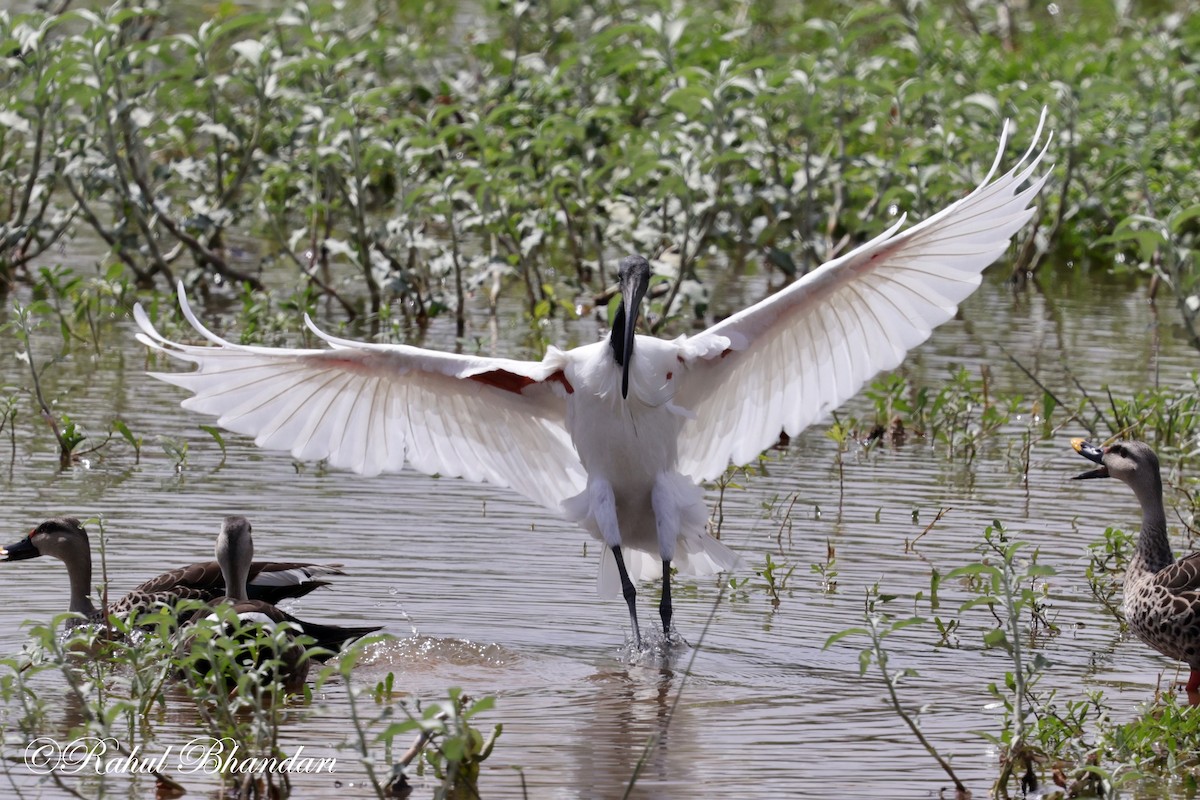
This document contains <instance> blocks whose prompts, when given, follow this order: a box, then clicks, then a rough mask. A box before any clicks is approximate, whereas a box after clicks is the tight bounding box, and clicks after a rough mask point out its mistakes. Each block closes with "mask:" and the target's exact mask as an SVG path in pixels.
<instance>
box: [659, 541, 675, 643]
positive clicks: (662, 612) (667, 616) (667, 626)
mask: <svg viewBox="0 0 1200 800" xmlns="http://www.w3.org/2000/svg"><path fill="white" fill-rule="evenodd" d="M671 613H672V609H671V562H670V560H668V559H665V558H664V559H663V591H662V600H660V601H659V602H658V614H659V616H660V617H662V624H663V636H665V637H666V638H668V639H670V638H671Z"/></svg>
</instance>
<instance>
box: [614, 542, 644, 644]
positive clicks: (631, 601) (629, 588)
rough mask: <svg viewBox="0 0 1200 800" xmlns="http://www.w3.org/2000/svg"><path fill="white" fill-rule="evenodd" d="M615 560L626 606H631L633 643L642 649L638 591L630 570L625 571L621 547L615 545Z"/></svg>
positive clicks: (630, 619)
mask: <svg viewBox="0 0 1200 800" xmlns="http://www.w3.org/2000/svg"><path fill="white" fill-rule="evenodd" d="M612 552H613V558H615V559H617V572H619V573H620V574H621V594H623V595H624V596H625V605H627V606H629V624H630V625H632V626H633V643H634V644H636V645H637V647H638V649H639V650H640V649H641V648H642V632H641V630H639V629H638V621H637V603H636V602H635V601H636V600H637V589H634V588H633V581H631V580H629V570H627V569H625V559H624V558H622V557H621V545H619V544H614V545H613V548H612Z"/></svg>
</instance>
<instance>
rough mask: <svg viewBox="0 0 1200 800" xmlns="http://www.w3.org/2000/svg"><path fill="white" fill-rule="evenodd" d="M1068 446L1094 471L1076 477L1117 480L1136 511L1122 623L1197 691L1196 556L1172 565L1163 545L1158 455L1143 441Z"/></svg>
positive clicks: (1199, 614)
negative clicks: (1186, 670)
mask: <svg viewBox="0 0 1200 800" xmlns="http://www.w3.org/2000/svg"><path fill="white" fill-rule="evenodd" d="M1071 445H1072V446H1073V447H1074V448H1075V451H1076V452H1077V453H1079V454H1080V455H1081V456H1083V457H1084V458H1087V459H1089V460H1091V461H1095V462H1096V463H1097V464H1099V465H1100V466H1099V467H1097V468H1096V469H1093V470H1089V471H1088V472H1084V473H1083V474H1081V475H1076V476H1075V477H1076V478H1118V479H1120V480H1122V481H1124V482H1125V484H1126V485H1128V486H1129V488H1131V489H1133V493H1134V494H1135V495H1136V496H1137V499H1138V502H1139V503H1140V504H1141V506H1142V530H1141V532H1140V533H1139V534H1138V540H1137V550H1136V552H1135V553H1134V555H1133V558H1132V559H1130V561H1129V566H1128V567H1127V568H1126V570H1125V588H1124V593H1125V618H1126V620H1128V622H1129V627H1130V629H1132V630H1133V632H1134V633H1135V634H1137V637H1138V638H1139V639H1141V640H1142V641H1143V642H1145V643H1146V644H1148V645H1150V646H1151V647H1153V648H1154V649H1155V650H1157V651H1158V652H1160V653H1162V654H1163V655H1165V656H1167V657H1168V658H1174V659H1178V660H1179V661H1185V662H1187V664H1188V666H1189V667H1190V668H1191V674H1190V676H1189V677H1188V682H1187V687H1186V688H1187V692H1188V695H1189V697H1195V696H1196V695H1197V692H1200V552H1198V553H1191V554H1189V555H1186V556H1184V557H1183V558H1181V559H1179V560H1178V561H1176V560H1175V557H1174V555H1172V553H1171V545H1170V542H1168V541H1167V516H1166V512H1165V511H1164V510H1163V497H1162V476H1161V474H1160V472H1159V467H1158V456H1156V455H1155V454H1154V451H1153V450H1151V449H1150V447H1149V446H1148V445H1146V444H1145V443H1143V442H1116V443H1114V444H1111V445H1109V446H1108V447H1097V446H1096V445H1094V444H1091V443H1090V442H1086V441H1084V440H1083V439H1073V440H1072V441H1071Z"/></svg>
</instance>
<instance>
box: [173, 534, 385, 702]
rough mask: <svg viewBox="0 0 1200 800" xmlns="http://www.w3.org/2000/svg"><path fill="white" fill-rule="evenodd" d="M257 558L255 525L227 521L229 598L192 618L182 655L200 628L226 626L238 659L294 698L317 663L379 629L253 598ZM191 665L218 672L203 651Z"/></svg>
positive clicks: (220, 559) (224, 548)
mask: <svg viewBox="0 0 1200 800" xmlns="http://www.w3.org/2000/svg"><path fill="white" fill-rule="evenodd" d="M253 557H254V544H253V540H252V539H251V526H250V521H249V520H247V519H246V518H245V517H243V516H228V517H226V518H225V520H224V523H223V524H222V527H221V533H220V535H219V536H218V537H217V545H216V563H217V564H218V565H219V566H220V569H221V573H222V576H223V582H224V585H225V587H226V594H225V595H223V596H221V597H217V598H215V599H213V600H211V601H210V603H209V607H208V608H203V609H200V610H198V611H196V612H195V613H194V614H193V615H192V617H191V619H189V620H188V623H187V625H186V632H185V633H184V634H183V636H182V640H181V643H180V645H179V648H178V651H177V652H179V653H186V652H189V651H193V652H194V648H195V646H196V641H197V630H196V626H197V625H199V624H204V623H210V624H221V625H222V626H223V632H224V633H225V634H227V635H229V636H231V637H233V638H235V639H237V640H238V647H239V651H240V652H239V655H238V658H240V659H246V658H251V659H252V660H253V666H254V667H255V668H257V669H263V668H264V667H265V669H263V673H262V674H263V676H264V677H267V678H271V679H274V680H277V681H278V682H279V683H280V684H281V685H282V687H283V690H284V691H285V692H286V693H288V694H295V693H297V692H299V691H300V690H301V689H302V688H303V686H304V682H305V680H306V678H307V676H308V670H309V666H310V664H311V662H312V661H313V660H324V659H326V658H329V657H330V656H332V655H334V654H335V653H337V652H338V651H339V650H340V649H341V648H342V647H343V646H344V645H345V644H346V643H348V642H351V641H354V640H355V639H359V638H361V637H363V636H366V635H368V634H371V633H374V632H375V631H377V630H379V626H361V627H344V626H340V625H325V624H321V623H311V622H305V621H303V620H300V619H297V618H296V617H294V616H292V615H291V614H288V613H287V612H285V611H283V610H282V609H279V608H277V607H275V605H273V604H271V603H268V602H266V601H263V600H255V599H251V598H250V597H248V596H247V590H246V587H247V584H246V580H247V577H248V575H249V572H250V565H251V564H252V563H253V560H252V559H253ZM281 628H282V630H281ZM264 634H267V635H268V636H264ZM299 636H306V637H309V638H311V639H312V640H313V646H314V647H316V648H318V649H315V650H310V649H309V648H308V647H307V646H306V645H305V644H304V643H302V642H301V641H299V640H298V639H297V637H299ZM247 654H249V655H247ZM189 667H190V670H191V671H194V672H195V673H196V674H200V675H206V674H208V673H210V672H211V671H212V669H213V665H212V662H211V661H210V660H209V659H208V658H207V657H206V656H205V655H204V654H203V653H201V654H200V655H198V656H195V657H193V658H191V659H189ZM180 677H187V675H186V674H183V675H181V676H180Z"/></svg>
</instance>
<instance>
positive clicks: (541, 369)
mask: <svg viewBox="0 0 1200 800" xmlns="http://www.w3.org/2000/svg"><path fill="white" fill-rule="evenodd" d="M1044 121H1045V112H1044V111H1043V113H1042V121H1041V122H1039V124H1038V128H1037V131H1036V132H1035V134H1034V137H1033V143H1032V144H1031V145H1030V148H1029V150H1028V151H1026V153H1025V155H1024V156H1023V157H1022V159H1021V161H1020V162H1019V163H1018V164H1017V166H1015V167H1014V168H1013V169H1012V170H1010V171H1009V172H1006V173H1004V174H1003V175H1001V176H999V177H995V176H996V171H997V169H998V167H999V164H1000V160H1001V157H1002V156H1003V153H1004V145H1005V142H1006V140H1007V135H1008V123H1007V122H1006V123H1005V125H1004V127H1003V129H1002V131H1001V136H1000V147H999V152H997V154H996V159H995V162H994V163H993V164H992V168H991V170H990V171H989V172H988V174H987V177H985V178H984V180H983V183H982V184H980V186H979V187H978V188H977V189H975V190H974V191H973V192H971V193H970V194H968V195H966V196H965V197H963V198H961V199H959V200H958V201H956V202H954V203H952V204H951V205H950V206H948V207H947V208H945V209H943V210H942V211H940V212H938V213H937V214H934V215H933V216H932V217H930V218H929V219H927V220H925V221H924V222H922V223H920V224H918V225H915V226H913V227H912V228H909V229H908V230H905V231H903V232H900V228H901V227H902V226H903V224H904V218H903V217H901V219H900V220H899V221H898V222H897V223H896V224H895V225H893V226H892V227H891V228H889V229H888V230H886V231H884V232H883V233H881V234H880V235H879V236H877V237H875V238H874V239H872V240H871V241H869V242H867V243H866V244H864V245H862V246H860V247H858V248H856V249H855V250H853V251H851V252H849V253H847V254H845V255H843V256H841V257H839V258H837V259H834V260H833V261H830V262H828V263H826V264H823V265H822V266H821V267H819V268H817V269H815V270H813V271H812V272H810V273H809V274H807V275H805V276H804V277H803V278H801V279H800V280H798V281H796V282H795V283H793V284H791V285H790V286H788V287H786V288H784V289H782V290H781V291H779V292H777V293H776V294H774V295H772V296H771V297H768V298H767V299H765V300H763V301H761V302H759V303H756V304H754V305H752V306H750V307H749V308H746V309H743V310H742V311H739V312H738V313H736V314H734V315H732V316H730V317H728V318H726V319H724V320H722V321H721V322H718V323H717V324H716V325H713V326H712V327H711V328H709V329H708V330H706V331H704V332H702V333H699V334H697V335H695V336H680V337H679V338H677V339H674V340H671V341H666V340H662V339H657V338H654V337H651V336H640V335H635V334H634V331H635V328H636V326H637V321H638V314H639V310H640V304H641V300H642V297H643V295H644V294H645V291H646V287H647V283H648V281H649V278H650V267H649V264H647V262H646V260H645V259H644V258H642V257H640V256H629V257H627V258H625V259H623V260H622V261H621V263H620V271H619V281H620V290H621V298H622V300H621V304H620V306H619V307H618V310H617V315H616V319H615V324H614V326H613V330H612V333H611V334H610V336H609V337H608V339H607V340H606V341H600V342H596V343H595V344H590V345H585V346H583V347H577V348H574V349H572V350H569V351H563V350H559V349H557V348H553V347H551V348H550V349H549V350H548V352H547V353H546V355H545V357H544V358H543V359H542V360H541V361H540V362H535V361H515V360H509V359H502V358H485V357H481V356H470V355H457V354H453V353H445V352H439V351H435V350H428V349H422V348H419V347H411V346H407V345H391V344H373V343H364V342H354V341H349V340H346V339H340V338H337V337H335V336H330V335H328V334H326V333H323V332H321V331H320V330H318V329H317V328H316V327H315V326H314V325H313V323H312V321H311V320H309V319H307V318H306V320H305V321H306V323H307V324H308V326H309V327H310V328H311V329H312V330H313V332H314V333H315V334H316V335H317V336H319V337H320V338H321V339H323V340H324V342H325V343H326V344H327V345H328V349H316V350H301V349H290V348H268V347H254V346H244V345H238V344H234V343H232V342H228V341H226V340H224V339H222V338H220V337H219V336H217V335H216V334H214V333H212V332H210V331H209V330H208V329H207V328H205V327H204V326H203V325H201V324H200V321H199V320H197V319H196V317H195V315H194V314H193V313H192V311H191V309H190V308H189V307H188V304H187V299H186V297H185V296H184V293H183V288H182V286H180V289H179V301H180V305H181V306H182V308H183V313H184V316H185V317H186V318H187V320H188V322H190V323H191V324H192V326H193V327H194V328H195V329H196V330H197V331H198V332H199V333H200V334H201V335H202V336H203V337H204V338H205V339H207V340H208V341H209V342H210V343H211V345H205V346H195V345H187V344H177V343H175V342H171V341H168V340H167V339H165V338H163V337H162V336H161V335H160V334H159V333H158V332H157V331H156V330H155V329H154V327H153V325H151V324H150V321H149V319H148V318H147V317H146V314H145V312H144V311H142V309H141V308H140V307H135V309H134V314H135V317H136V319H137V323H138V325H139V326H140V328H141V330H142V333H140V334H139V335H138V339H139V340H141V341H142V342H143V343H144V344H146V345H148V346H149V347H152V348H154V349H156V350H161V351H163V352H165V353H166V354H168V355H170V356H172V357H174V358H177V359H180V360H181V361H186V362H190V363H193V364H195V365H197V366H198V367H199V368H198V369H197V370H195V371H193V372H189V373H169V374H160V373H155V374H154V375H155V377H157V378H160V379H162V380H164V381H167V382H169V383H173V384H175V385H177V386H180V387H183V388H184V389H187V390H188V391H190V392H191V393H192V395H193V396H192V397H190V398H188V399H186V400H184V401H183V407H184V408H187V409H191V410H193V411H199V412H202V413H205V414H211V415H216V416H217V417H218V420H217V424H218V425H220V426H222V427H224V428H227V429H229V430H231V431H234V432H236V433H242V434H247V435H250V436H253V437H255V438H254V441H255V444H257V445H258V446H259V447H263V448H266V449H269V450H287V451H290V452H291V454H292V456H293V457H295V458H297V459H301V460H307V459H325V460H326V461H327V462H328V464H329V465H330V466H332V467H335V468H341V469H349V470H354V471H355V472H359V473H361V474H363V475H375V474H378V473H380V472H382V471H392V472H395V471H399V470H400V469H401V468H402V467H403V466H404V465H405V464H409V465H410V466H412V467H413V468H415V469H417V470H420V471H421V472H424V473H427V474H439V475H443V476H453V477H462V478H466V479H468V480H472V481H486V482H488V483H493V484H496V485H499V486H508V487H510V488H512V489H513V490H514V491H516V492H517V493H519V494H521V495H523V496H525V497H527V498H529V499H530V500H533V501H534V502H536V503H539V504H541V505H543V506H545V507H546V508H548V509H551V510H553V511H555V512H557V513H560V514H562V515H563V516H565V517H567V518H568V519H570V520H573V521H575V522H577V523H579V524H580V525H581V526H582V527H583V528H584V529H585V530H587V531H588V532H589V533H591V534H592V536H594V537H595V538H597V539H599V540H600V541H602V542H603V543H604V545H605V546H606V547H607V549H608V550H609V551H611V552H612V554H613V558H611V559H610V558H608V557H607V553H605V554H604V558H603V559H602V561H601V570H600V587H601V590H602V591H604V590H610V591H611V590H615V589H616V588H617V586H619V587H620V589H621V592H622V594H623V595H624V597H625V601H626V603H627V604H628V606H629V620H630V624H631V626H632V628H633V637H634V640H635V642H638V643H639V646H640V642H641V636H640V631H639V628H638V622H637V610H636V607H635V604H634V598H635V594H636V592H635V589H634V581H635V580H639V579H649V578H653V577H657V576H658V575H660V574H661V575H662V576H663V592H662V600H661V602H660V604H659V613H660V615H661V617H662V623H663V630H664V633H667V634H669V633H670V631H671V589H670V567H671V565H672V564H674V565H675V566H676V568H677V569H678V570H679V572H680V573H682V574H692V575H707V574H714V573H716V572H720V571H726V570H731V569H732V568H734V567H735V566H736V565H737V564H738V560H739V559H738V557H737V556H736V554H735V553H734V552H733V551H732V550H730V549H729V548H728V547H726V546H725V545H724V544H722V543H721V542H719V541H717V540H716V539H714V538H713V537H711V536H710V535H708V533H707V532H706V530H705V528H706V523H707V518H708V513H707V509H706V507H705V503H704V492H703V490H702V488H701V487H700V485H699V484H700V482H702V481H708V480H713V479H715V478H717V477H719V476H720V475H721V474H722V473H723V472H724V470H725V469H726V467H728V466H729V465H730V464H745V463H747V462H749V461H751V460H753V459H754V458H755V457H757V456H758V454H759V453H760V452H762V451H763V450H764V449H766V448H767V447H769V446H771V445H772V444H774V443H775V442H776V441H777V440H778V438H779V434H780V431H784V432H786V433H788V434H789V435H792V436H794V435H796V434H798V433H800V431H802V430H804V429H805V428H806V427H807V426H808V425H810V424H812V423H813V422H816V421H817V420H818V419H820V418H821V417H823V416H824V415H825V414H826V413H828V412H829V411H831V410H832V409H835V408H837V407H838V405H840V404H841V403H843V402H844V401H846V400H847V399H849V398H850V397H851V396H852V395H854V393H855V392H857V391H858V389H859V388H860V387H861V386H862V385H863V384H864V383H865V382H866V381H867V380H869V379H870V378H871V377H872V376H874V375H875V374H876V373H878V372H880V371H882V370H887V369H892V368H894V367H896V366H897V365H899V364H900V362H901V361H902V360H903V358H904V355H905V353H907V352H908V351H909V350H911V349H912V348H914V347H916V346H917V345H919V344H921V343H922V342H924V341H925V340H926V339H927V338H929V335H930V332H931V331H932V330H933V329H934V328H935V327H937V326H938V325H941V324H942V323H943V322H946V321H947V320H949V319H950V318H951V317H953V316H954V314H955V312H956V311H957V307H958V303H960V302H961V301H962V300H963V299H964V298H966V297H967V296H968V295H970V294H971V292H973V291H974V290H975V289H976V288H977V287H978V286H979V283H980V281H981V273H982V272H983V269H984V268H985V267H987V266H988V265H989V264H991V263H992V262H993V261H995V260H996V259H997V258H998V257H999V256H1000V254H1001V253H1003V252H1004V250H1005V249H1006V248H1007V247H1008V246H1009V241H1010V239H1011V237H1012V236H1013V234H1015V233H1016V232H1017V230H1018V229H1020V228H1021V226H1023V225H1024V224H1025V223H1026V222H1027V221H1028V220H1029V218H1030V217H1031V216H1032V214H1033V209H1032V208H1031V206H1030V203H1031V202H1032V200H1033V197H1034V195H1036V194H1037V192H1038V191H1039V190H1040V189H1041V187H1042V184H1043V183H1045V181H1046V178H1047V175H1046V174H1043V175H1041V176H1036V175H1034V170H1035V169H1036V168H1037V166H1038V165H1039V164H1040V163H1041V161H1042V158H1043V157H1044V156H1045V154H1046V149H1047V148H1048V147H1049V140H1047V142H1046V145H1045V146H1043V147H1042V149H1041V150H1040V151H1037V149H1036V148H1037V142H1038V141H1039V140H1040V139H1041V132H1042V123H1044ZM1035 152H1036V156H1034V157H1033V158H1032V160H1031V159H1030V157H1031V156H1033V155H1034V153H1035ZM1027 162H1028V163H1027ZM614 566H615V567H616V569H615V573H616V574H615V575H614V574H613V573H614V570H613V567H614ZM618 579H619V582H618ZM614 593H615V592H614Z"/></svg>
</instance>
